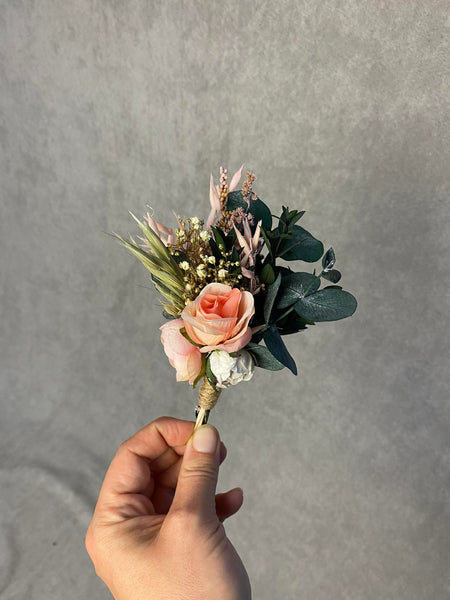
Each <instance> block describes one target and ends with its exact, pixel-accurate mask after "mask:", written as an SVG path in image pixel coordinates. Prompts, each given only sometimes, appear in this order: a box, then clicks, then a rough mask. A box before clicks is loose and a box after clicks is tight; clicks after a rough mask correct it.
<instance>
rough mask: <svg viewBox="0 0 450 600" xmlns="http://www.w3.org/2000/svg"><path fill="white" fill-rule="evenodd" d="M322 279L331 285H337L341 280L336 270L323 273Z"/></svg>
mask: <svg viewBox="0 0 450 600" xmlns="http://www.w3.org/2000/svg"><path fill="white" fill-rule="evenodd" d="M322 277H323V278H324V279H327V280H328V281H331V282H332V283H337V282H338V281H340V279H341V274H340V272H339V271H338V270H337V269H331V271H325V272H324V273H322Z"/></svg>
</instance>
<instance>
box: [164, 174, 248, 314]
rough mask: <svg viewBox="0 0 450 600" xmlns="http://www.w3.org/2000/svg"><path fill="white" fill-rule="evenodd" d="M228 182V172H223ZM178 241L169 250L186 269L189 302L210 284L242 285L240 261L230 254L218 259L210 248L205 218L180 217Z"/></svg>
mask: <svg viewBox="0 0 450 600" xmlns="http://www.w3.org/2000/svg"><path fill="white" fill-rule="evenodd" d="M224 178H225V179H224V180H225V181H226V173H224ZM175 234H176V243H174V244H172V245H170V246H169V252H170V254H171V255H172V256H173V257H174V259H175V260H176V261H177V263H178V266H179V268H180V269H181V270H182V272H183V290H182V294H183V298H184V303H185V304H187V303H188V302H189V301H190V300H194V299H195V298H196V297H197V296H198V294H199V293H200V292H201V290H202V289H203V288H204V287H205V286H206V285H208V283H213V282H219V283H224V284H226V285H229V286H231V287H234V286H238V287H244V286H242V283H243V282H242V279H243V277H242V273H241V269H240V262H239V261H238V260H232V257H231V254H232V252H229V253H228V254H225V256H222V257H221V258H216V256H214V254H213V253H212V251H211V247H210V244H209V240H210V237H211V234H210V232H209V231H205V230H204V229H203V221H202V220H200V219H198V218H197V217H191V218H189V219H181V218H178V229H176V230H175Z"/></svg>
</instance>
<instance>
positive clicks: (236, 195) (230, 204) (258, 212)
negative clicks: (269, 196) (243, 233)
mask: <svg viewBox="0 0 450 600" xmlns="http://www.w3.org/2000/svg"><path fill="white" fill-rule="evenodd" d="M239 207H240V208H242V210H243V211H244V212H246V213H250V214H251V215H253V228H255V227H256V225H257V224H258V222H259V221H262V226H263V227H264V229H269V230H270V229H272V215H271V213H270V210H269V207H268V206H267V205H266V204H264V202H263V201H262V200H260V199H259V198H257V199H256V200H250V204H247V200H245V198H244V197H243V196H242V193H241V192H240V191H235V192H230V193H229V194H228V196H227V205H226V210H236V209H237V208H239Z"/></svg>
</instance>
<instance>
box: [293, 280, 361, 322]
mask: <svg viewBox="0 0 450 600" xmlns="http://www.w3.org/2000/svg"><path fill="white" fill-rule="evenodd" d="M356 306H357V302H356V299H355V298H354V297H353V296H352V295H351V294H350V293H349V292H345V291H344V290H342V289H340V288H339V287H334V286H331V287H326V288H324V289H323V290H318V291H317V292H314V293H313V294H310V295H309V296H305V297H304V298H299V300H297V302H296V303H295V304H294V309H295V311H296V312H297V314H298V315H300V316H301V317H303V318H304V319H308V320H309V321H316V322H320V321H339V320H340V319H345V318H346V317H350V316H351V315H352V314H353V313H354V312H355V310H356Z"/></svg>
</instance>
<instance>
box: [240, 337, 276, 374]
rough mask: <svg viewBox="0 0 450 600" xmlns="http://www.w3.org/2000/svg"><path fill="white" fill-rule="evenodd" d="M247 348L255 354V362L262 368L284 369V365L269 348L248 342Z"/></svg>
mask: <svg viewBox="0 0 450 600" xmlns="http://www.w3.org/2000/svg"><path fill="white" fill-rule="evenodd" d="M245 350H247V351H248V352H250V354H251V355H252V356H253V359H254V361H255V364H256V366H257V367H260V368H261V369H267V370H268V371H280V370H281V369H284V365H283V364H282V363H280V361H278V360H277V359H276V358H275V356H274V355H273V354H272V353H271V352H270V350H269V349H268V348H265V347H264V346H260V345H259V344H252V343H250V344H247V346H246V347H245Z"/></svg>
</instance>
